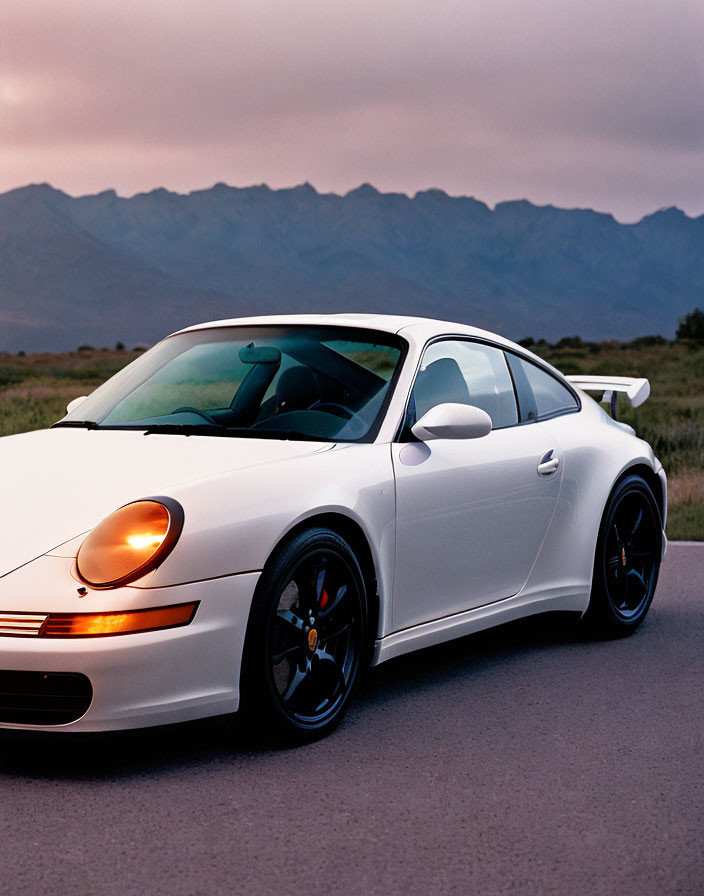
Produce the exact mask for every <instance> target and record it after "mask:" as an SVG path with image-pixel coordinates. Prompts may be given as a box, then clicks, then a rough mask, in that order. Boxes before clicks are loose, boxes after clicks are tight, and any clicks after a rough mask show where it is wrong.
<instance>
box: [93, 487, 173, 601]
mask: <svg viewBox="0 0 704 896" xmlns="http://www.w3.org/2000/svg"><path fill="white" fill-rule="evenodd" d="M182 528H183V508H182V507H181V505H180V504H179V503H178V502H177V501H174V500H173V499H172V498H145V499H144V500H142V501H134V502H133V503H131V504H125V506H124V507H121V508H120V509H119V510H116V511H115V513H111V514H110V516H107V517H105V519H104V520H103V521H102V522H100V523H98V525H97V526H96V527H95V529H93V531H92V532H91V533H90V534H89V535H88V536H87V537H86V539H85V541H84V542H83V544H82V545H81V547H80V549H79V551H78V556H77V558H76V567H77V569H78V574H79V576H80V577H81V578H82V579H83V581H84V582H87V583H88V584H89V585H93V586H95V587H96V588H113V587H116V586H117V585H126V584H127V583H128V582H132V581H134V580H135V579H138V578H140V577H141V576H143V575H146V573H148V572H150V571H151V570H152V569H154V568H155V567H156V566H158V565H159V564H160V563H161V562H162V561H163V560H164V559H165V558H166V557H167V556H168V554H169V553H170V552H171V550H172V549H173V547H174V545H175V544H176V542H177V540H178V537H179V535H180V534H181V529H182Z"/></svg>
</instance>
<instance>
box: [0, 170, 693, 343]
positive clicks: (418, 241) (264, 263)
mask: <svg viewBox="0 0 704 896" xmlns="http://www.w3.org/2000/svg"><path fill="white" fill-rule="evenodd" d="M695 306H703V307H704V216H701V217H698V218H690V217H688V216H687V215H685V214H684V212H682V211H680V210H679V209H677V208H668V209H663V210H660V211H657V212H655V213H654V214H651V215H648V216H646V217H644V218H643V219H642V220H641V221H639V222H637V223H635V224H622V223H619V222H618V221H616V220H615V219H614V218H613V217H612V216H611V215H608V214H603V213H597V212H594V211H591V210H588V209H570V210H567V209H560V208H555V207H553V206H537V205H533V204H532V203H530V202H528V201H526V200H520V201H513V202H502V203H499V204H498V205H496V207H495V208H494V209H491V208H490V207H489V206H487V205H485V204H484V203H482V202H479V201H478V200H476V199H472V198H469V197H452V196H449V195H447V194H446V193H444V192H443V191H441V190H426V191H423V192H419V193H416V194H415V196H413V197H409V196H406V195H403V194H398V193H381V192H379V191H378V190H376V189H375V188H374V187H372V186H370V185H368V184H365V185H363V186H361V187H358V188H357V189H355V190H352V191H351V192H349V193H347V194H346V195H344V196H339V195H336V194H333V193H319V192H317V191H316V190H315V189H314V188H313V187H312V186H310V185H309V184H304V185H302V186H298V187H293V188H291V189H282V190H272V189H270V188H269V187H267V186H256V187H247V188H241V189H240V188H234V187H229V186H227V185H225V184H216V185H215V186H214V187H212V188H210V189H207V190H198V191H195V192H192V193H189V194H185V195H184V194H179V193H172V192H168V191H167V190H164V189H157V190H154V191H152V192H150V193H140V194H138V195H136V196H133V197H131V198H123V197H120V196H118V195H117V194H116V193H115V192H114V191H112V190H108V191H106V192H103V193H98V194H96V195H91V196H81V197H71V196H69V195H67V194H66V193H63V192H61V191H59V190H56V189H54V188H52V187H51V186H49V185H47V184H39V185H32V186H27V187H22V188H19V189H16V190H12V191H10V192H7V193H4V194H1V195H0V351H11V352H15V351H18V350H21V349H22V350H25V351H40V350H48V351H58V350H67V349H75V348H76V347H77V346H78V345H79V344H84V343H90V344H92V345H95V346H102V345H108V346H112V345H114V344H115V343H116V342H117V341H121V342H123V343H125V344H126V345H128V346H132V345H135V344H142V345H147V344H151V343H153V342H155V341H156V340H157V339H159V338H160V337H161V336H164V335H166V334H167V333H169V332H171V331H173V330H175V329H178V328H179V327H181V326H185V325H187V324H189V323H195V322H198V321H202V320H209V319H219V318H224V317H236V316H238V315H250V314H259V313H271V312H277V311H284V312H309V311H316V312H320V311H344V310H349V311H381V312H393V313H409V314H418V315H422V316H426V317H441V318H447V319H450V320H458V321H463V322H467V323H473V324H476V325H478V326H481V327H486V328H488V329H491V330H495V331H497V332H500V333H502V334H504V335H506V336H509V337H510V338H514V339H518V338H521V337H525V336H532V337H534V338H539V337H544V338H547V339H549V340H555V339H558V338H560V337H562V336H567V335H579V336H581V337H582V338H583V339H587V340H592V339H620V340H629V339H632V338H634V337H636V336H643V335H648V334H656V333H659V334H662V335H664V336H666V337H672V336H673V334H674V331H675V329H676V326H677V321H678V318H679V317H681V316H683V315H684V314H686V313H687V312H688V311H691V310H692V309H693V308H694V307H695Z"/></svg>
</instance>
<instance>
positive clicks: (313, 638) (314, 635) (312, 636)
mask: <svg viewBox="0 0 704 896" xmlns="http://www.w3.org/2000/svg"><path fill="white" fill-rule="evenodd" d="M317 646H318V630H317V629H315V628H312V629H311V630H310V631H309V632H308V649H309V650H310V651H311V653H315V648H316V647H317Z"/></svg>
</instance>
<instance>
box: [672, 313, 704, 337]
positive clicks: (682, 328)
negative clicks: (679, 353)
mask: <svg viewBox="0 0 704 896" xmlns="http://www.w3.org/2000/svg"><path fill="white" fill-rule="evenodd" d="M679 324H680V325H679V327H677V338H678V339H695V340H696V341H697V342H704V311H701V310H700V309H699V308H695V309H694V311H690V312H689V314H685V316H684V317H681V318H680V321H679Z"/></svg>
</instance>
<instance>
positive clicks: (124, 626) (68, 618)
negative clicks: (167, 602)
mask: <svg viewBox="0 0 704 896" xmlns="http://www.w3.org/2000/svg"><path fill="white" fill-rule="evenodd" d="M197 608H198V602H197V601H196V602H194V603H190V604H176V605H174V606H170V607H154V608H153V609H148V610H128V611H127V612H125V613H49V616H48V618H47V620H46V622H45V623H44V625H43V626H42V629H41V631H40V633H39V636H40V637H41V638H97V637H101V636H103V635H135V634H138V633H139V632H150V631H154V630H155V629H165V628H176V627H177V626H180V625H188V624H189V623H190V622H191V621H192V620H193V617H194V616H195V613H196V610H197Z"/></svg>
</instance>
